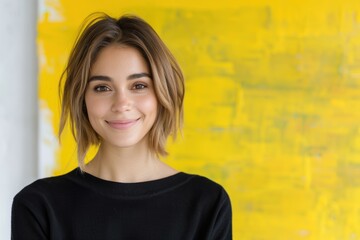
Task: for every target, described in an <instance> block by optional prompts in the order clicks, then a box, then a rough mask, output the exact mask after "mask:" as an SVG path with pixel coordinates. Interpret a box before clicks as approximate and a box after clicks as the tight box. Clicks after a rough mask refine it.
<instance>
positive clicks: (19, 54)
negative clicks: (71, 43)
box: [0, 0, 38, 239]
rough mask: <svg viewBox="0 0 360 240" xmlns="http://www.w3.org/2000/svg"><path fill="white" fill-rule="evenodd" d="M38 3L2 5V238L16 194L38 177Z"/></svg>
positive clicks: (7, 0) (3, 1)
mask: <svg viewBox="0 0 360 240" xmlns="http://www.w3.org/2000/svg"><path fill="white" fill-rule="evenodd" d="M36 18H37V1H36V0H0V189H1V193H0V239H10V216H11V204H12V198H13V197H14V195H15V194H16V193H17V192H18V191H20V190H21V189H22V188H23V187H24V186H25V185H27V184H29V183H30V182H32V181H33V180H35V178H36V176H37V155H38V146H37V142H38V140H37V132H38V126H37V118H38V108H37V98H38V97H37V86H38V81H37V58H36Z"/></svg>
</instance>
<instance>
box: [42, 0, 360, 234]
mask: <svg viewBox="0 0 360 240" xmlns="http://www.w3.org/2000/svg"><path fill="white" fill-rule="evenodd" d="M40 9H41V11H40V13H39V23H38V31H39V35H38V52H39V70H40V75H39V77H40V80H39V81H40V88H39V99H40V100H41V101H40V102H41V105H40V107H41V110H50V111H51V114H52V115H50V117H49V119H48V121H50V123H51V125H52V126H53V129H54V132H55V133H57V129H58V128H57V126H58V123H59V122H58V119H59V102H58V97H57V85H58V80H59V77H60V74H61V72H62V70H63V69H64V66H65V62H66V60H67V58H68V54H69V52H70V49H71V47H72V44H73V42H74V40H75V37H76V34H77V32H78V30H79V26H80V24H81V22H82V20H83V19H84V18H85V17H86V16H87V15H88V14H89V13H91V12H94V11H105V12H107V13H109V14H110V15H112V16H115V17H118V16H120V15H121V14H123V13H133V14H137V15H139V16H141V17H142V18H144V19H145V20H147V21H148V22H149V23H150V24H151V25H152V26H153V27H154V28H155V30H156V31H157V32H158V33H159V35H160V36H161V38H162V39H163V40H164V41H165V43H166V44H167V45H168V47H169V48H170V49H171V50H172V52H173V53H174V55H175V56H176V58H177V59H178V61H179V63H180V65H181V66H182V68H183V71H184V73H185V77H186V90H187V92H186V101H185V128H184V138H183V139H179V140H178V141H177V142H175V143H172V142H170V143H169V146H168V150H169V151H170V153H171V155H170V157H169V158H168V159H165V160H164V161H166V162H168V163H169V164H170V165H172V166H174V167H175V168H177V169H179V170H182V171H185V172H190V173H198V174H202V175H205V176H208V177H209V178H211V179H213V180H215V181H217V182H219V183H221V184H222V185H223V186H224V187H225V188H226V189H227V191H228V193H229V195H230V197H231V200H232V206H233V232H234V239H254V240H255V239H316V240H317V239H324V240H331V239H340V240H343V239H360V159H359V153H360V122H359V120H360V90H359V87H360V79H359V78H360V1H358V0H348V1H346V0H344V1H335V0H328V1H306V0H303V1H298V0H292V1H285V0H284V1H280V0H277V1H276V0H274V1H270V0H269V1H265V0H251V1H230V0H222V1H206V0H200V1H193V0H186V1H181V2H178V1H175V0H169V1H161V0H151V1H150V0H143V1H136V0H133V1H121V0H112V1H95V0H86V1H85V0H78V1H72V0H57V1H55V0H52V1H50V0H43V1H42V2H41V6H40ZM75 156H76V150H75V147H74V145H73V142H72V140H71V135H70V134H69V132H66V133H65V136H64V138H63V144H62V148H61V149H60V148H59V149H58V151H57V152H56V158H57V160H56V164H55V167H54V169H53V174H60V173H64V172H67V171H69V170H71V169H72V168H73V167H74V166H75V164H76V160H75Z"/></svg>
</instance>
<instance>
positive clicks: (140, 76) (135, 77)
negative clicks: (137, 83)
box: [126, 72, 151, 80]
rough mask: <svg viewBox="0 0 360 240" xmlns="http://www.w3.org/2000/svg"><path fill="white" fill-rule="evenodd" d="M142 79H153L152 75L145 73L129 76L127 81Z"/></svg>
mask: <svg viewBox="0 0 360 240" xmlns="http://www.w3.org/2000/svg"><path fill="white" fill-rule="evenodd" d="M142 77H148V78H151V75H150V74H149V73H145V72H142V73H134V74H131V75H129V76H128V77H127V78H126V79H127V80H133V79H137V78H142Z"/></svg>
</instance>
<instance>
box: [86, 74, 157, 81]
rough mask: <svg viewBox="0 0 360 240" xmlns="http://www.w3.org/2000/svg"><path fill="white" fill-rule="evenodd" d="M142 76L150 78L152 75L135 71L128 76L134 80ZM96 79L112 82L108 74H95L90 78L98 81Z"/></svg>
mask: <svg viewBox="0 0 360 240" xmlns="http://www.w3.org/2000/svg"><path fill="white" fill-rule="evenodd" d="M142 77H148V78H151V75H150V74H149V73H145V72H143V73H134V74H131V75H129V76H127V78H126V79H127V80H133V79H138V78H142ZM96 80H100V81H109V82H111V80H112V79H111V77H108V76H103V75H94V76H91V77H90V78H89V80H88V82H91V81H96Z"/></svg>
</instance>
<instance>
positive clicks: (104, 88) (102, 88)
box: [94, 86, 110, 92]
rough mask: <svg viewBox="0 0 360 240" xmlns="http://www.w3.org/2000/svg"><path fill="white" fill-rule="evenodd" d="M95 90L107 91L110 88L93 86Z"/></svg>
mask: <svg viewBox="0 0 360 240" xmlns="http://www.w3.org/2000/svg"><path fill="white" fill-rule="evenodd" d="M94 91H95V92H107V91H110V88H109V87H107V86H96V87H94Z"/></svg>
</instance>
